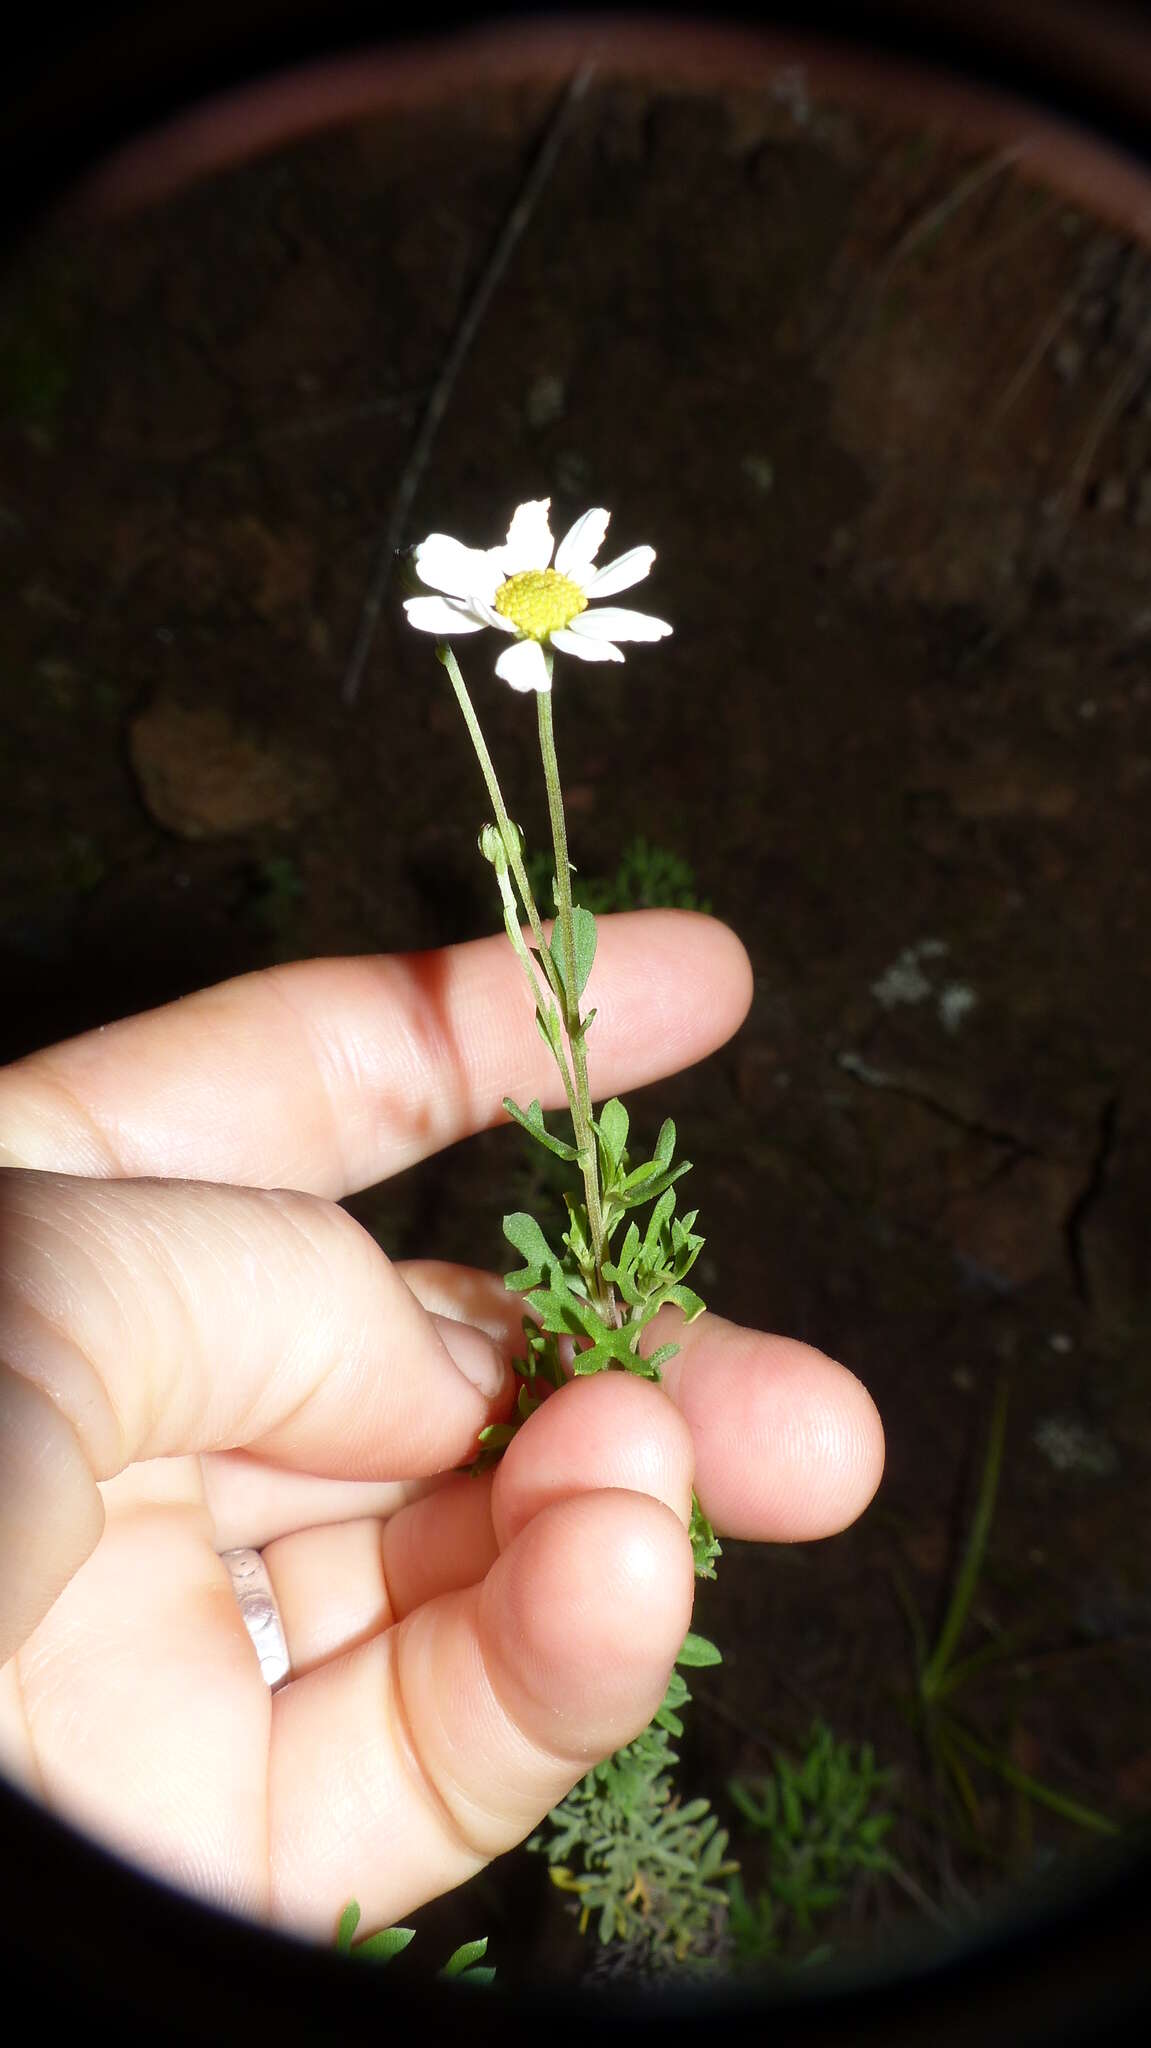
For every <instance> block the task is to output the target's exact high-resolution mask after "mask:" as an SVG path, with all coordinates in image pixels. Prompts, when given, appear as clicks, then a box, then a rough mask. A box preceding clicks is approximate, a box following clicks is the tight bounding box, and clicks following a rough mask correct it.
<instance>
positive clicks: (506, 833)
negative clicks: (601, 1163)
mask: <svg viewBox="0 0 1151 2048" xmlns="http://www.w3.org/2000/svg"><path fill="white" fill-rule="evenodd" d="M436 656H437V658H438V660H440V661H442V663H443V665H444V667H445V668H446V669H447V672H448V674H449V676H450V677H451V681H452V688H453V690H454V691H455V693H456V698H457V701H458V703H459V707H460V710H461V711H462V712H463V714H464V724H465V725H466V726H467V729H468V737H469V739H470V740H471V743H472V745H473V747H474V748H475V751H476V759H477V761H478V762H479V764H480V770H481V772H482V774H483V778H484V782H485V783H486V785H487V792H488V795H489V796H490V798H491V800H492V808H493V810H494V811H495V814H496V824H497V825H498V827H499V833H500V838H501V839H502V840H503V842H504V845H505V846H506V848H507V855H508V866H509V867H510V868H511V871H512V873H513V875H514V876H515V878H516V887H517V889H518V890H519V892H520V896H521V898H522V901H523V906H524V910H525V912H526V914H527V920H528V924H529V926H530V928H531V935H532V938H533V939H534V940H535V943H536V945H537V947H538V948H539V954H540V959H541V962H542V964H543V969H544V972H545V974H546V975H547V978H548V981H549V982H550V984H551V987H552V990H553V993H554V995H555V998H556V1001H557V1002H558V1003H559V1004H560V1005H561V1015H562V1004H563V990H562V988H561V987H560V978H559V975H558V974H557V973H556V970H555V964H554V962H553V960H552V958H551V955H550V953H549V952H548V947H547V941H546V939H545V938H544V931H543V925H542V923H541V921H540V914H539V911H538V910H537V909H536V900H535V897H534V896H533V895H532V887H531V883H530V882H529V881H528V873H527V869H526V868H525V866H524V858H523V854H522V852H521V850H520V835H519V832H518V830H517V829H516V827H515V826H514V825H513V824H512V821H511V819H510V817H509V816H508V808H507V805H506V804H505V802H504V800H503V795H502V792H501V790H500V786H499V783H498V781H497V780H496V771H495V768H494V767H493V765H492V757H491V755H490V754H489V752H488V744H487V741H486V740H485V738H484V736H483V733H482V732H481V730H480V722H479V719H478V718H477V717H476V712H475V706H474V704H473V703H472V700H471V698H470V697H469V695H468V687H467V684H466V683H465V681H464V679H463V677H462V675H461V674H460V665H459V663H458V661H457V660H456V657H455V655H454V654H453V653H452V650H451V648H450V647H449V646H448V644H447V642H446V640H443V641H440V643H439V644H438V646H437V647H436Z"/></svg>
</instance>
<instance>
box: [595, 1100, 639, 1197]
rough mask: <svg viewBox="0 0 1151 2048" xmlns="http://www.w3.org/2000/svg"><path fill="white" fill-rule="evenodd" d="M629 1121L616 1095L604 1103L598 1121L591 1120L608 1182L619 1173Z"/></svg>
mask: <svg viewBox="0 0 1151 2048" xmlns="http://www.w3.org/2000/svg"><path fill="white" fill-rule="evenodd" d="M630 1121H631V1120H630V1118H629V1116H628V1113H627V1111H626V1109H625V1108H624V1106H623V1103H622V1102H621V1101H620V1099H619V1097H618V1095H613V1096H612V1099H611V1101H610V1102H605V1103H604V1106H603V1108H602V1109H601V1111H600V1113H599V1117H598V1119H596V1118H593V1120H592V1128H593V1129H594V1131H595V1133H596V1136H597V1137H598V1138H599V1140H600V1142H601V1144H602V1146H603V1150H604V1158H605V1163H606V1165H607V1167H608V1172H607V1175H606V1176H605V1178H607V1179H609V1180H614V1179H615V1176H616V1174H617V1173H618V1172H619V1168H620V1163H621V1161H622V1159H623V1150H624V1146H625V1145H626V1144H627V1134H628V1128H629V1125H630Z"/></svg>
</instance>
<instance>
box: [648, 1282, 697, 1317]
mask: <svg viewBox="0 0 1151 2048" xmlns="http://www.w3.org/2000/svg"><path fill="white" fill-rule="evenodd" d="M669 1301H671V1302H674V1303H675V1306H676V1307H677V1308H681V1309H682V1310H683V1312H684V1315H685V1317H686V1318H687V1321H688V1322H689V1323H694V1321H695V1319H696V1317H697V1316H701V1315H702V1314H703V1312H704V1310H705V1308H706V1307H707V1303H706V1301H704V1300H703V1299H702V1298H701V1297H700V1296H699V1295H698V1294H696V1293H694V1292H693V1290H692V1289H691V1288H690V1287H683V1286H681V1285H680V1284H679V1283H678V1282H677V1283H676V1285H675V1286H674V1287H669V1288H668V1289H667V1291H666V1293H664V1294H662V1295H661V1296H660V1306H661V1307H662V1306H663V1304H664V1303H665V1302H669Z"/></svg>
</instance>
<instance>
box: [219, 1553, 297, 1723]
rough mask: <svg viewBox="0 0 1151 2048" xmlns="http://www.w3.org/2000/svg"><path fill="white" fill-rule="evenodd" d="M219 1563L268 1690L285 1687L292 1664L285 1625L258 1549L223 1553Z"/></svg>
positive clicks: (272, 1690) (266, 1568) (273, 1690)
mask: <svg viewBox="0 0 1151 2048" xmlns="http://www.w3.org/2000/svg"><path fill="white" fill-rule="evenodd" d="M220 1563H221V1564H222V1565H225V1566H226V1567H227V1569H228V1572H229V1573H230V1575H231V1580H232V1591H233V1593H234V1594H235V1596H236V1599H237V1602H238V1603H239V1608H240V1613H241V1615H242V1617H243V1621H244V1626H245V1628H246V1629H247V1631H248V1634H249V1635H250V1636H251V1638H252V1642H253V1644H254V1645H255V1651H256V1655H257V1657H258V1658H259V1660H260V1669H261V1671H262V1672H263V1674H264V1677H265V1678H266V1680H267V1682H268V1690H269V1692H275V1691H276V1690H277V1689H278V1688H279V1687H280V1686H281V1685H286V1684H287V1682H288V1679H289V1678H290V1677H291V1665H290V1663H289V1661H288V1645H287V1642H286V1641H285V1638H284V1624H283V1622H282V1621H281V1619H280V1610H279V1608H278V1606H277V1605H276V1596H275V1594H274V1593H273V1591H272V1581H271V1579H270V1578H269V1577H268V1567H267V1565H266V1564H265V1563H264V1560H263V1558H262V1557H261V1556H260V1553H259V1551H258V1550H222V1551H221V1552H220Z"/></svg>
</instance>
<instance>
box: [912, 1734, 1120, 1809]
mask: <svg viewBox="0 0 1151 2048" xmlns="http://www.w3.org/2000/svg"><path fill="white" fill-rule="evenodd" d="M950 1735H951V1740H952V1741H953V1742H954V1743H956V1744H957V1745H958V1747H959V1748H960V1749H964V1750H966V1751H967V1754H968V1756H972V1757H974V1758H975V1761H976V1762H977V1763H981V1764H983V1765H984V1766H985V1767H986V1769H987V1770H989V1771H995V1772H996V1773H997V1774H998V1776H999V1777H1001V1778H1004V1779H1006V1781H1007V1783H1008V1784H1009V1785H1012V1786H1014V1788H1015V1790H1016V1791H1017V1792H1022V1793H1024V1794H1025V1796H1026V1797H1027V1798H1028V1799H1033V1800H1034V1801H1035V1803H1036V1805H1037V1806H1046V1807H1048V1808H1049V1809H1050V1811H1051V1812H1052V1813H1058V1814H1060V1815H1061V1816H1062V1818H1063V1819H1064V1820H1070V1821H1074V1822H1075V1825H1076V1826H1077V1827H1081V1828H1090V1829H1091V1830H1092V1831H1093V1832H1094V1833H1095V1834H1097V1835H1117V1834H1118V1833H1119V1829H1118V1828H1117V1827H1116V1825H1115V1822H1114V1821H1113V1820H1108V1819H1107V1817H1106V1815H1105V1814H1102V1813H1096V1812H1095V1810H1094V1808H1093V1807H1090V1806H1080V1804H1079V1801H1078V1800H1077V1799H1068V1798H1067V1797H1066V1796H1065V1794H1064V1793H1062V1792H1056V1791H1055V1789H1054V1787H1053V1786H1051V1785H1044V1784H1043V1783H1042V1782H1041V1781H1040V1779H1038V1778H1032V1777H1029V1776H1028V1774H1027V1772H1026V1771H1021V1770H1019V1768H1018V1767H1017V1766H1016V1765H1015V1764H1013V1763H1012V1762H1011V1761H1010V1760H1009V1758H1007V1757H1005V1756H1000V1755H999V1753H998V1751H997V1750H993V1749H988V1748H987V1747H986V1745H985V1744H984V1743H982V1742H979V1741H977V1740H976V1738H975V1736H974V1735H972V1734H971V1733H970V1732H969V1730H968V1729H966V1728H964V1727H962V1726H961V1725H960V1723H959V1722H957V1721H952V1722H951V1723H950Z"/></svg>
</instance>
